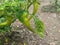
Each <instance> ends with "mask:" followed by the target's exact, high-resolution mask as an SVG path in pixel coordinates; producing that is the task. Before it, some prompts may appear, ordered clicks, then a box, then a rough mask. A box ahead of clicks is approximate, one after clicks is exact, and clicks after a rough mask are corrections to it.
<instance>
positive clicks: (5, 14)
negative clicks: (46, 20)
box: [0, 0, 44, 37]
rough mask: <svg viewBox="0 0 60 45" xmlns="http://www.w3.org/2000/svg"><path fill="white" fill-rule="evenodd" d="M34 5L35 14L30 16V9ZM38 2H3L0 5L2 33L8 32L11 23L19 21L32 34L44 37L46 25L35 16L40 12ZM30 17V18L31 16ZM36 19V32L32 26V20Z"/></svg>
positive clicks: (8, 0) (32, 0)
mask: <svg viewBox="0 0 60 45" xmlns="http://www.w3.org/2000/svg"><path fill="white" fill-rule="evenodd" d="M31 5H33V12H32V14H29V11H28V9H29V7H30V6H31ZM38 6H39V3H38V0H2V1H1V3H0V32H8V31H10V29H11V23H13V22H14V21H15V20H16V19H18V20H19V21H20V22H21V23H22V24H23V25H25V26H26V27H27V28H28V29H29V30H30V31H31V32H33V33H35V34H38V35H39V36H40V37H42V35H43V32H44V24H43V22H42V21H40V20H39V19H38V18H37V17H36V16H35V15H36V12H37V10H38ZM29 15H30V16H29ZM32 18H33V19H34V22H35V23H34V24H35V27H36V30H34V29H33V28H32V27H31V26H30V22H29V21H30V20H31V19H32Z"/></svg>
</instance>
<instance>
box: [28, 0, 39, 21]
mask: <svg viewBox="0 0 60 45" xmlns="http://www.w3.org/2000/svg"><path fill="white" fill-rule="evenodd" d="M38 5H39V4H38V1H37V0H35V1H33V7H34V8H33V13H32V15H31V16H30V18H29V20H30V19H31V18H32V17H33V16H34V15H35V14H36V12H37V10H38Z"/></svg>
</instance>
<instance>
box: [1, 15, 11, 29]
mask: <svg viewBox="0 0 60 45" xmlns="http://www.w3.org/2000/svg"><path fill="white" fill-rule="evenodd" d="M5 18H6V20H5V21H4V22H1V23H0V28H1V27H4V26H7V25H10V24H11V22H12V17H10V16H5Z"/></svg>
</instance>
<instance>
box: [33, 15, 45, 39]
mask: <svg viewBox="0 0 60 45" xmlns="http://www.w3.org/2000/svg"><path fill="white" fill-rule="evenodd" d="M34 23H35V27H36V32H37V34H38V35H39V36H40V37H41V38H42V37H43V32H44V23H43V22H42V21H41V20H39V19H38V18H37V17H36V16H34Z"/></svg>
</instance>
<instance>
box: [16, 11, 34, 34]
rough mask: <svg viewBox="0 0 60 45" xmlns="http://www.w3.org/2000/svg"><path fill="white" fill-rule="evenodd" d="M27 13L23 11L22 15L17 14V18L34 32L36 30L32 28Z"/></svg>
mask: <svg viewBox="0 0 60 45" xmlns="http://www.w3.org/2000/svg"><path fill="white" fill-rule="evenodd" d="M27 15H28V13H27V12H25V11H24V12H23V13H22V15H20V16H19V15H16V16H17V18H18V19H19V20H20V21H21V22H22V23H23V24H24V25H25V26H26V27H27V28H28V29H29V30H30V31H32V32H34V33H35V31H34V30H33V29H32V28H31V26H30V23H29V20H28V18H27Z"/></svg>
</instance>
